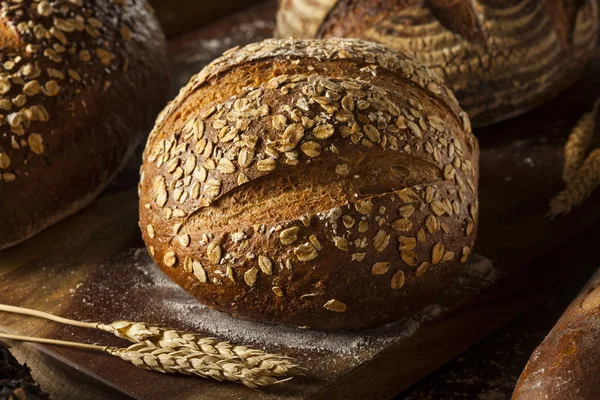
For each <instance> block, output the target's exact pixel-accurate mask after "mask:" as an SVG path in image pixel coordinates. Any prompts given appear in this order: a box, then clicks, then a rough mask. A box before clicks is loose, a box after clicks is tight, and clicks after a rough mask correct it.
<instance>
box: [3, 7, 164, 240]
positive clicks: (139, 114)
mask: <svg viewBox="0 0 600 400" xmlns="http://www.w3.org/2000/svg"><path fill="white" fill-rule="evenodd" d="M0 7H1V12H2V28H1V30H2V32H1V33H2V36H3V40H4V44H5V47H4V49H3V50H2V52H1V54H0V57H1V68H0V69H1V70H0V130H1V131H2V135H0V177H1V179H0V187H1V189H0V191H1V195H0V208H2V210H3V212H2V213H1V215H0V248H4V247H8V246H10V245H13V244H15V243H18V242H20V241H22V240H25V239H27V238H28V237H30V236H31V235H33V234H35V233H37V232H38V231H40V230H42V229H44V228H45V227H47V226H48V225H50V224H52V223H54V222H56V221H57V220H59V219H61V218H63V217H64V216H66V215H68V214H71V213H73V212H75V211H77V210H78V209H80V208H81V207H83V206H84V205H86V204H87V203H89V202H90V201H91V200H92V199H93V198H94V197H95V196H97V195H98V194H99V192H100V191H101V190H102V189H103V188H104V187H105V186H106V185H107V184H108V182H109V181H110V179H111V178H112V177H113V176H114V175H115V174H116V172H117V171H118V170H119V168H120V167H121V165H122V164H123V163H124V161H125V160H126V158H127V157H128V156H129V155H130V154H131V152H132V151H133V149H134V147H135V146H136V144H137V143H138V142H139V140H140V139H141V137H142V134H143V133H144V131H145V129H147V128H148V125H149V124H151V121H152V119H153V115H155V113H156V112H157V109H158V108H159V107H160V106H161V104H163V101H164V99H165V96H166V89H167V81H168V77H167V64H166V54H165V42H164V36H163V34H162V31H161V30H160V27H159V25H158V23H157V21H156V19H155V17H154V15H153V13H152V10H151V8H150V7H149V6H148V5H147V4H146V2H145V1H141V0H118V1H113V0H58V1H52V2H49V1H15V0H13V1H4V2H2V3H1V5H0Z"/></svg>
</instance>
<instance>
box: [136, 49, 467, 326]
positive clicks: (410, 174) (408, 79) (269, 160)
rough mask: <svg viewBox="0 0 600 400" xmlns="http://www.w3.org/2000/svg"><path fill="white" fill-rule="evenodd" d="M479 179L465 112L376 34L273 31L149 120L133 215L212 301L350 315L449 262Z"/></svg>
mask: <svg viewBox="0 0 600 400" xmlns="http://www.w3.org/2000/svg"><path fill="white" fill-rule="evenodd" d="M477 181H478V146H477V142H476V140H475V138H474V137H473V135H472V133H471V131H470V125H469V121H468V118H467V117H466V114H465V113H464V112H462V111H461V110H460V108H458V105H457V103H456V100H455V99H454V98H453V97H452V94H451V92H450V91H449V90H447V89H446V88H445V87H444V86H443V84H442V83H441V81H440V79H439V78H438V77H437V76H435V75H434V74H432V73H431V71H429V70H427V69H426V68H424V67H423V66H422V65H420V64H419V63H416V62H415V61H414V60H412V59H410V58H407V57H406V56H404V55H402V54H398V53H394V52H390V51H388V50H387V49H385V48H384V47H382V46H379V45H376V44H373V43H367V42H361V41H357V40H350V39H345V40H341V39H335V40H328V41H323V42H322V41H300V40H281V41H277V40H268V41H265V42H262V43H258V44H253V45H250V46H248V47H246V48H243V49H234V50H233V51H231V52H229V53H228V54H227V55H225V56H224V57H222V58H221V59H218V60H216V61H215V62H214V63H213V64H211V65H210V66H208V67H207V68H206V69H205V70H204V71H202V72H201V73H200V74H199V75H197V76H196V77H194V78H193V79H192V80H191V82H190V84H189V85H188V86H187V87H185V88H184V89H182V91H181V92H180V95H179V96H178V97H177V98H176V99H175V100H174V101H173V102H172V103H171V104H170V105H169V106H168V107H167V108H166V110H165V112H163V113H162V115H161V117H159V119H158V121H157V125H156V128H155V130H154V131H153V132H152V134H151V136H150V139H149V141H148V143H147V146H146V150H145V152H144V165H143V167H142V179H141V183H140V210H141V211H140V225H141V227H142V233H143V236H144V240H145V241H146V244H147V245H148V248H149V250H150V253H151V255H152V256H153V257H154V259H155V260H156V262H157V263H158V265H159V266H160V267H161V268H162V269H163V271H165V272H166V273H167V274H168V275H170V276H171V277H173V279H174V280H175V281H176V282H177V283H179V284H180V285H181V286H183V287H184V288H185V289H186V290H188V291H189V292H190V293H192V294H193V295H195V296H196V297H197V298H198V299H200V300H201V301H202V302H204V303H205V304H207V305H209V306H211V307H214V308H217V309H219V310H222V311H225V312H228V313H231V314H233V315H236V316H240V317H243V318H250V319H255V320H262V321H267V322H275V323H284V324H292V325H301V326H311V327H315V328H323V329H334V328H348V329H359V328H364V327H370V326H376V325H381V324H384V323H387V322H392V321H396V320H399V319H401V318H404V317H406V316H407V315H410V314H411V313H413V312H415V311H416V310H418V309H419V308H422V307H423V306H425V305H426V304H428V303H430V302H431V301H432V300H433V299H434V298H435V297H436V296H438V295H440V294H441V293H442V292H443V291H444V290H445V289H446V288H447V287H448V285H449V284H451V282H452V281H453V280H454V278H455V277H456V276H457V275H458V273H460V271H461V270H462V268H463V266H464V263H465V262H466V259H467V257H468V255H469V254H470V252H471V249H472V246H473V242H474V236H475V229H476V225H477Z"/></svg>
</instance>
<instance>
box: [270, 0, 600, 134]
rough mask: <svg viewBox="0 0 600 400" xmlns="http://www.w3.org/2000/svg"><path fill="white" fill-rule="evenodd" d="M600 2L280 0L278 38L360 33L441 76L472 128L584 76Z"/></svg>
mask: <svg viewBox="0 0 600 400" xmlns="http://www.w3.org/2000/svg"><path fill="white" fill-rule="evenodd" d="M598 26H599V24H598V1H597V0H564V1H563V0H453V1H450V0H413V1H406V0H279V10H278V14H277V28H276V35H277V36H279V37H282V38H283V37H290V36H295V37H303V38H314V37H316V38H330V37H355V38H361V39H365V40H371V41H375V42H380V43H382V44H384V45H386V46H388V47H390V48H392V49H394V50H399V51H402V52H405V53H408V54H410V55H412V56H414V57H416V58H417V59H419V60H420V61H421V62H423V63H425V64H426V65H427V66H428V67H430V68H431V69H433V70H434V71H435V72H437V73H438V74H439V75H440V76H442V77H443V78H444V79H445V80H446V83H447V84H448V86H449V87H450V88H451V89H452V90H453V91H454V93H455V94H456V97H457V98H458V100H459V101H460V104H461V106H462V108H463V109H465V111H467V113H468V114H469V116H470V118H471V121H472V123H473V125H474V126H485V125H489V124H492V123H495V122H499V121H502V120H505V119H508V118H511V117H514V116H517V115H519V114H522V113H525V112H527V111H529V110H531V109H533V108H535V107H537V106H539V105H541V104H543V103H545V102H547V101H548V100H550V99H552V98H553V97H555V96H556V95H558V94H559V93H560V92H561V91H563V90H564V89H566V88H567V87H569V86H570V85H571V84H572V83H573V82H574V81H575V80H576V79H577V78H578V77H579V75H580V74H581V72H582V71H583V69H584V67H585V65H586V63H587V61H588V60H589V59H590V57H591V56H592V53H593V50H594V47H595V45H596V42H597V37H598Z"/></svg>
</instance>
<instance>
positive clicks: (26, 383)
mask: <svg viewBox="0 0 600 400" xmlns="http://www.w3.org/2000/svg"><path fill="white" fill-rule="evenodd" d="M49 398H50V397H48V395H47V394H46V393H44V392H43V391H42V389H40V387H39V386H38V385H37V384H36V383H35V381H34V380H33V378H32V376H31V372H30V371H29V368H27V366H26V365H19V363H18V362H17V360H16V359H15V358H14V357H13V355H12V354H10V352H9V351H8V350H7V349H5V348H4V347H2V346H0V400H47V399H49Z"/></svg>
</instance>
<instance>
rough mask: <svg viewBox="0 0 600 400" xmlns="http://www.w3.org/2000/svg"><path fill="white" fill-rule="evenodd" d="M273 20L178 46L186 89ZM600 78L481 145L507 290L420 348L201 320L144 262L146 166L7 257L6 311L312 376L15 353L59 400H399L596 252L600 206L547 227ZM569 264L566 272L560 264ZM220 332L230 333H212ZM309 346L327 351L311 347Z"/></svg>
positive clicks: (12, 319) (487, 247)
mask: <svg viewBox="0 0 600 400" xmlns="http://www.w3.org/2000/svg"><path fill="white" fill-rule="evenodd" d="M273 16H274V6H273V3H272V2H270V3H266V4H265V5H262V6H259V7H258V8H255V9H254V11H250V12H244V13H243V14H240V15H237V16H233V17H230V18H227V19H226V20H223V21H220V22H218V23H215V24H212V25H209V26H207V27H206V28H203V29H201V30H198V31H196V32H194V33H191V34H187V35H185V36H184V37H182V38H181V39H180V40H178V41H176V42H173V43H172V45H171V54H172V59H173V62H174V66H173V74H174V76H173V81H174V82H176V86H177V87H178V85H180V84H181V83H185V82H186V81H187V79H189V77H190V75H191V74H193V73H196V72H198V71H199V70H200V68H201V67H202V66H203V65H204V64H206V62H207V61H209V60H210V59H212V58H214V57H215V56H217V55H218V54H219V53H220V52H221V51H223V50H225V49H226V48H228V47H231V46H234V45H243V44H245V43H248V42H250V41H254V40H257V39H260V38H262V37H266V36H268V35H270V32H271V31H272V26H273V22H272V21H273ZM598 69H600V51H597V52H596V55H595V57H594V60H593V61H592V63H590V66H589V67H588V69H587V71H586V73H585V75H584V77H583V78H582V79H580V80H579V82H578V83H577V84H576V85H575V86H574V87H573V88H572V89H570V90H569V91H567V92H566V93H564V94H563V95H562V96H561V97H560V98H559V99H557V100H555V101H553V102H551V103H550V104H548V105H547V106H544V107H542V108H541V109H539V110H537V111H534V112H532V113H529V114H527V115H525V116H522V117H520V118H517V119H514V120H512V121H508V122H505V123H502V124H499V125H496V126H493V127H490V128H486V129H482V130H479V131H477V132H476V133H477V134H478V136H479V138H480V142H481V149H482V160H481V172H482V176H481V190H480V192H481V199H480V203H481V226H480V237H479V240H478V244H477V248H476V251H477V252H478V253H480V254H484V255H485V256H487V257H488V258H491V259H492V260H493V262H494V269H495V271H496V272H497V275H498V276H497V282H496V284H495V285H493V286H492V287H490V288H489V289H487V290H485V291H484V292H483V293H481V294H479V295H477V296H475V297H473V298H471V299H469V300H466V301H465V302H464V304H462V306H460V307H459V308H456V309H450V310H446V311H445V310H444V309H441V312H440V313H439V315H437V317H436V318H433V317H432V318H430V319H428V320H427V321H426V322H425V323H423V324H421V326H420V327H419V329H418V330H416V331H414V332H412V331H410V329H408V327H409V326H408V325H407V326H404V325H402V326H400V327H393V328H392V329H397V330H398V332H399V333H411V332H412V335H408V334H405V335H399V334H398V335H396V334H394V335H391V336H387V337H386V336H385V335H384V339H386V340H384V341H381V342H380V341H375V342H370V340H375V339H376V340H379V339H380V338H381V337H382V336H381V334H380V333H369V332H360V333H356V334H349V333H347V334H344V333H336V334H323V333H319V332H307V331H302V330H294V329H292V328H289V329H288V328H286V329H279V328H275V327H271V326H262V325H261V324H251V323H242V322H239V321H234V320H231V319H228V317H226V316H223V315H220V314H218V313H215V312H212V311H208V310H206V309H204V308H202V307H200V306H199V305H198V304H197V303H195V301H194V300H193V299H191V298H190V297H189V296H187V295H186V294H185V293H184V292H183V291H182V290H180V289H179V288H177V287H175V286H174V285H172V284H170V283H169V282H168V280H167V279H166V278H164V277H162V275H161V274H160V273H159V272H157V270H156V267H155V266H154V265H153V264H152V263H151V262H149V258H148V256H147V255H146V254H145V251H144V250H143V249H142V247H143V243H142V241H141V238H140V234H139V229H138V227H137V196H136V190H135V184H136V181H137V167H138V165H137V164H136V161H133V162H132V163H131V166H130V168H128V170H126V171H124V173H123V174H122V175H121V177H120V178H119V180H118V181H117V182H115V184H114V185H113V186H112V188H111V189H110V190H109V191H108V192H107V193H106V194H105V195H103V196H102V198H101V199H99V201H97V202H96V203H94V204H93V205H92V206H91V207H90V208H88V209H86V210H85V211H83V212H81V213H79V214H77V215H75V216H73V217H72V218H69V219H68V220H66V221H63V222H62V223H60V224H58V225H56V226H55V227H53V228H51V229H49V230H48V231H46V232H44V233H43V234H41V235H39V236H37V237H35V238H33V239H32V240H31V241H29V242H27V243H25V244H23V245H21V246H19V247H16V248H14V249H11V250H9V251H6V252H2V253H0V302H3V303H9V304H13V305H21V306H25V307H33V308H38V309H42V310H45V311H50V312H55V313H59V314H61V315H64V316H66V317H72V318H78V319H85V320H102V321H103V322H112V321H113V320H118V319H124V318H125V319H133V320H140V321H150V322H155V323H160V324H165V325H172V326H176V327H177V328H181V329H188V330H194V331H196V332H198V333H203V334H211V335H215V334H217V335H218V336H221V337H224V338H226V339H237V340H238V341H239V340H240V339H241V340H242V341H243V342H244V344H251V345H255V346H257V347H261V348H264V349H266V350H268V351H279V352H284V353H286V354H289V355H290V356H295V357H298V360H299V362H300V363H301V364H303V365H305V366H307V367H309V372H308V374H307V376H306V377H303V378H297V379H294V380H293V381H292V382H290V383H286V384H285V385H281V386H278V387H276V388H272V389H269V390H266V391H264V392H256V391H251V390H248V389H246V388H244V387H240V386H237V385H233V384H223V383H216V382H211V381H206V380H201V379H198V378H190V377H176V376H166V375H160V374H156V373H151V372H147V371H141V370H138V369H135V368H133V367H131V366H129V365H127V364H126V363H124V362H123V361H121V360H118V359H114V358H111V357H109V356H107V355H102V354H95V353H89V352H85V351H81V350H71V349H63V348H55V347H51V346H39V345H31V344H15V345H14V351H15V354H16V355H17V357H18V358H19V359H20V361H26V362H28V363H29V364H30V365H31V367H32V370H33V374H34V377H35V378H36V379H38V380H39V381H40V383H41V384H42V387H43V388H44V389H45V390H47V391H49V392H50V393H51V394H52V395H53V396H54V398H56V399H61V398H78V399H88V398H89V399H98V398H99V399H120V398H138V399H150V400H152V399H164V398H170V397H172V396H173V393H177V396H178V398H180V399H188V398H189V399H192V398H193V399H275V398H284V399H285V398H287V399H308V398H311V399H325V398H327V399H345V398H349V397H351V398H355V399H363V398H364V399H373V398H390V397H392V396H393V395H395V394H397V393H399V392H401V391H402V390H404V389H406V388H407V387H409V386H410V385H412V384H414V383H415V382H417V381H418V380H420V379H422V378H423V377H424V376H426V375H427V374H429V373H431V372H432V371H434V370H435V369H437V368H439V367H440V366H442V365H443V364H445V363H446V362H448V361H450V360H452V359H453V358H455V357H456V356H457V355H459V354H461V353H462V352H464V351H465V350H466V349H467V348H469V347H471V346H472V345H473V344H475V343H477V342H478V341H480V340H481V339H482V338H484V337H486V336H487V335H489V334H490V333H492V332H493V331H495V330H497V329H499V328H500V327H502V326H503V325H505V324H506V323H508V322H509V321H511V320H512V319H514V318H515V317H517V316H518V315H520V314H522V313H523V312H525V311H526V310H527V309H529V308H531V307H533V306H534V305H536V304H538V303H539V302H541V301H543V300H544V299H546V298H547V297H548V296H550V295H551V293H553V292H554V291H555V290H556V289H557V288H559V287H561V286H562V285H563V284H564V283H565V281H567V280H569V278H570V277H572V276H573V275H575V270H577V269H578V268H579V266H580V265H584V263H583V259H584V258H586V256H589V255H590V254H591V253H594V252H595V251H596V250H595V248H594V247H593V244H590V242H589V241H586V240H584V239H585V238H587V237H589V236H590V235H597V233H598V222H599V221H600V209H598V207H597V206H595V205H596V204H598V201H599V200H600V195H599V194H598V193H597V194H595V195H594V197H593V198H592V199H591V200H590V201H589V202H588V203H587V204H585V205H584V206H583V207H581V208H579V209H576V210H575V211H574V212H573V213H572V214H571V215H569V216H568V217H562V218H557V219H554V220H550V219H548V217H547V213H548V201H549V199H550V197H551V196H553V195H554V194H556V193H557V192H558V191H559V190H561V189H562V183H561V149H562V146H563V144H564V141H565V139H566V136H567V135H568V132H569V130H570V128H571V126H572V125H573V124H574V122H575V121H576V120H577V118H578V117H579V116H580V115H581V114H582V113H583V112H585V111H587V110H588V109H589V108H590V107H591V104H592V102H593V101H594V99H595V98H596V97H598V96H600V75H599V74H597V71H598ZM177 87H176V88H175V89H177ZM138 160H139V159H138ZM137 162H139V161H137ZM559 258H561V259H563V260H566V261H565V262H566V263H568V266H569V267H568V268H565V267H564V265H565V264H563V263H560V264H557V263H556V262H555V261H556V260H558V259H559ZM582 268H583V267H582ZM207 321H211V323H212V322H214V323H215V325H214V326H213V325H211V324H210V323H207ZM228 324H230V325H231V326H235V327H237V328H236V329H237V331H236V330H234V329H232V328H231V329H230V328H227V326H228ZM217 327H220V328H219V329H221V330H220V331H218V332H215V329H217ZM0 330H2V331H7V332H10V333H18V334H26V335H27V334H28V335H40V336H46V337H51V338H57V339H58V338H60V339H67V340H79V341H85V342H88V343H92V342H93V343H102V344H108V345H114V344H119V343H120V344H121V345H123V344H124V343H122V342H120V341H118V340H116V339H114V338H111V337H107V335H106V334H102V333H99V332H87V331H85V330H83V329H79V328H64V327H59V326H57V325H56V324H52V323H48V322H44V321H40V320H35V319H31V318H23V317H16V316H7V315H1V316H0ZM244 330H247V331H246V332H244ZM405 331H406V332H405ZM398 332H396V333H398ZM245 333H246V334H247V336H246V337H244V334H245ZM331 335H340V336H339V338H340V340H344V342H343V343H348V347H347V348H336V347H333V346H332V345H331V338H330V337H329V336H331ZM352 335H355V336H352ZM336 337H337V336H336ZM307 338H311V340H312V339H314V340H315V341H321V342H323V343H326V344H327V343H328V345H327V346H324V345H320V346H318V345H315V344H314V343H308V342H307ZM357 343H358V344H357Z"/></svg>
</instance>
